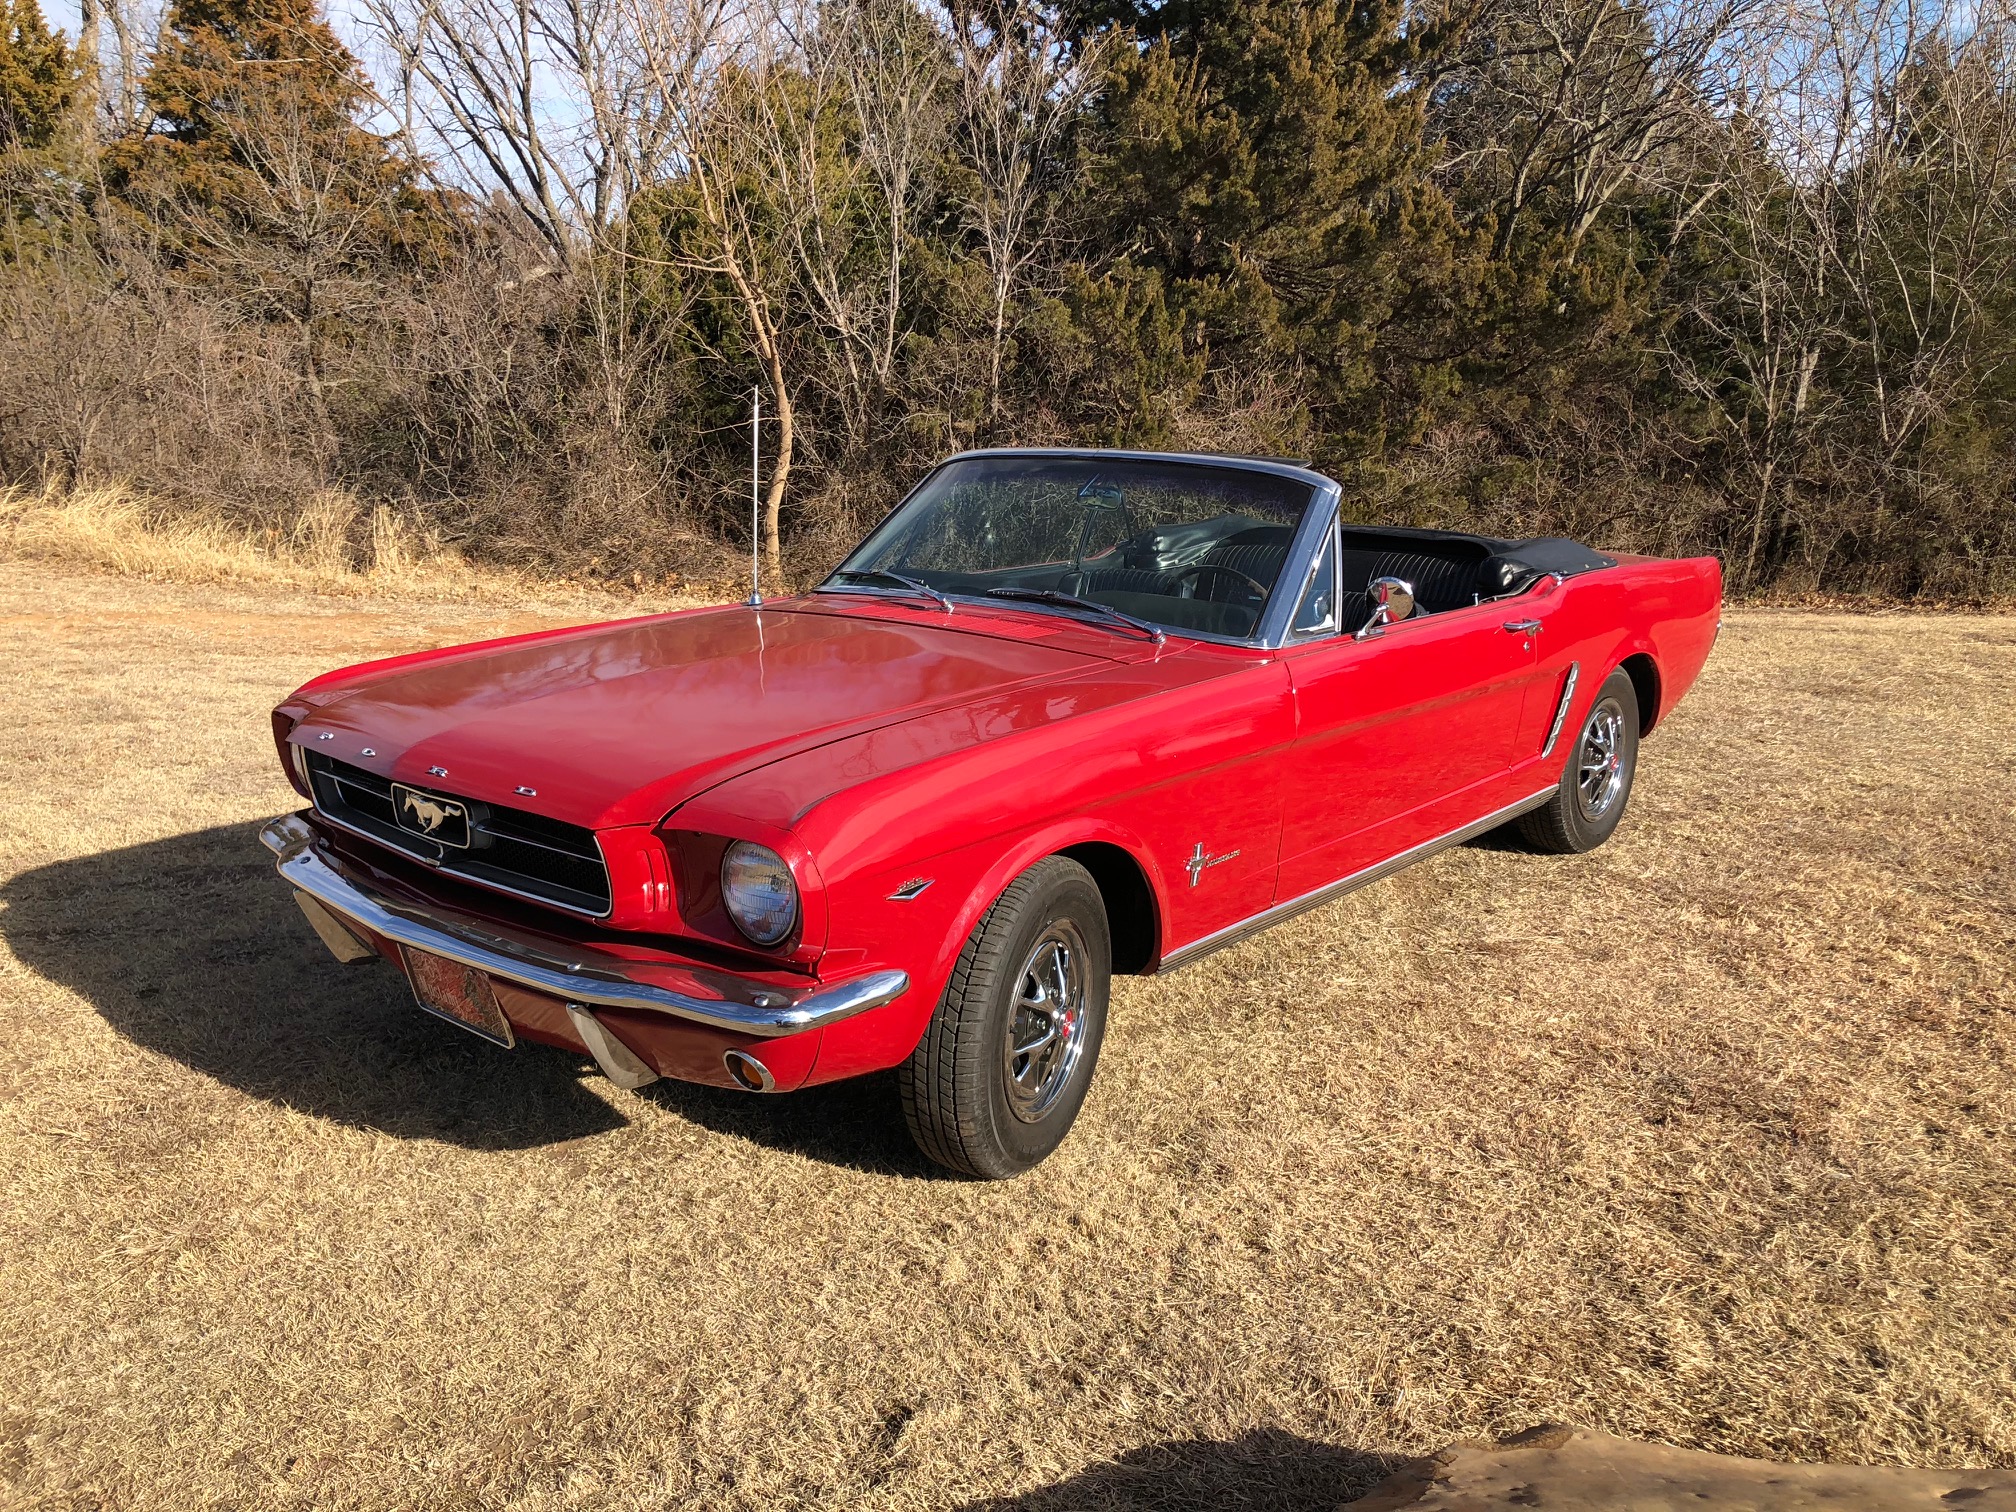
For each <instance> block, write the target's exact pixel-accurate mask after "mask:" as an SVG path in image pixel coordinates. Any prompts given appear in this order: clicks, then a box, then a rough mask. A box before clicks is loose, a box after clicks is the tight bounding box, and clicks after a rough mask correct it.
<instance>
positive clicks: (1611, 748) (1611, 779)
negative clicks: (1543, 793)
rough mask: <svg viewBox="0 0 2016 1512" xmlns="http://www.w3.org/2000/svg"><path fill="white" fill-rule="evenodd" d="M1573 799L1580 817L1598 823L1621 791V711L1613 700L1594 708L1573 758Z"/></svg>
mask: <svg viewBox="0 0 2016 1512" xmlns="http://www.w3.org/2000/svg"><path fill="white" fill-rule="evenodd" d="M1575 762H1576V773H1575V799H1576V802H1577V803H1578V804H1579V805H1580V807H1581V809H1582V817H1583V818H1584V819H1589V820H1597V819H1601V818H1602V817H1603V816H1604V815H1605V814H1607V813H1609V812H1610V810H1611V809H1613V808H1615V807H1616V806H1617V799H1618V797H1619V796H1620V795H1621V794H1622V793H1623V791H1624V778H1625V771H1624V708H1623V706H1622V705H1621V704H1619V703H1618V702H1617V700H1616V699H1614V698H1606V699H1604V700H1603V701H1602V702H1601V703H1599V704H1597V705H1596V711H1595V712H1594V713H1593V714H1591V715H1590V716H1589V723H1588V724H1586V725H1584V726H1583V727H1582V743H1581V745H1580V746H1579V747H1578V748H1577V751H1576V755H1575Z"/></svg>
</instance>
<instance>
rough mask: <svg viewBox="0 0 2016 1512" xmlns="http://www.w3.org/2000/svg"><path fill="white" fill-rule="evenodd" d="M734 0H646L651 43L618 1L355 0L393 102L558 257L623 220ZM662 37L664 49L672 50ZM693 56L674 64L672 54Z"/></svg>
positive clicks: (572, 254)
mask: <svg viewBox="0 0 2016 1512" xmlns="http://www.w3.org/2000/svg"><path fill="white" fill-rule="evenodd" d="M731 3H732V0H654V4H653V5H652V8H651V15H652V20H653V23H654V25H655V29H656V34H655V35H654V36H653V38H652V39H651V42H652V45H653V47H654V48H655V49H656V50H655V51H653V52H651V53H650V55H649V56H648V57H647V56H646V55H645V48H644V47H643V45H641V43H640V39H639V38H638V37H637V36H636V35H635V34H634V33H633V32H632V31H631V30H630V27H629V23H630V22H631V21H632V20H633V19H634V18H635V16H636V8H635V7H634V6H632V5H630V4H628V3H626V0H364V9H365V14H366V16H367V17H368V20H369V24H370V25H371V26H372V27H373V29H374V30H375V32H376V34H377V36H378V38H379V39H380V41H381V43H382V45H383V46H384V47H385V49H386V50H387V52H388V53H389V54H390V55H391V56H392V57H394V58H396V59H397V62H398V70H399V77H400V89H399V97H398V98H397V99H396V100H395V102H394V104H395V108H397V109H398V111H399V112H400V114H401V115H402V117H403V118H404V120H405V121H406V125H407V130H408V132H409V134H411V135H412V136H413V137H414V138H415V140H416V143H417V142H418V139H419V138H420V137H422V136H423V135H424V136H425V138H426V139H427V143H428V145H431V146H433V147H434V148H435V149H436V155H438V156H440V157H442V158H443V159H444V160H445V163H444V166H445V167H446V168H447V169H448V170H449V171H450V172H451V173H452V174H454V175H455V176H458V177H459V178H460V179H461V181H462V182H464V183H467V184H472V185H479V186H487V187H489V188H491V189H494V190H495V191H496V192H497V193H499V194H501V195H503V196H504V197H505V198H506V200H507V201H508V202H509V203H510V205H511V207H512V208H513V210H514V211H515V212H516V214H517V216H518V217H519V218H520V219H521V221H522V222H523V224H525V225H526V226H528V227H529V228H531V230H532V232H533V233H534V235H535V236H536V237H537V238H538V240H539V241H540V242H541V243H542V244H543V245H544V247H545V248H546V250H547V252H548V253H549V254H550V255H551V257H552V258H553V259H554V261H555V262H556V264H558V265H559V266H562V267H572V266H575V265H577V264H578V263H579V261H580V260H581V258H582V257H583V256H585V255H586V253H587V250H588V249H589V248H591V247H593V246H596V245H598V244H599V243H600V241H601V239H602V238H603V237H604V236H605V234H607V233H608V232H609V231H610V229H611V228H612V227H614V226H616V225H618V224H619V223H620V221H621V218H622V215H623V212H624V208H625V206H626V205H627V204H628V201H629V197H630V195H631V194H633V193H634V192H635V191H636V188H637V186H638V185H639V184H641V183H646V182H649V181H650V180H651V179H652V178H653V176H654V175H655V174H656V173H657V172H658V169H659V166H660V164H661V162H662V160H663V158H664V156H665V154H666V153H667V152H668V151H670V150H671V149H672V147H673V144H674V143H675V141H676V140H677V138H678V135H679V131H678V128H677V126H676V123H675V121H674V116H675V115H676V113H677V111H678V110H679V108H680V105H679V101H678V99H677V91H678V89H679V87H680V85H681V81H683V80H684V79H687V78H689V77H690V75H691V73H692V70H693V68H694V67H695V66H697V64H698V63H699V61H700V60H701V59H702V58H704V57H705V56H706V53H707V49H708V48H709V46H710V45H711V43H712V40H713V36H714V33H715V32H716V30H717V29H718V28H719V26H720V25H721V23H722V21H723V19H724V17H725V16H726V14H727V13H728V11H729V9H730V5H731ZM668 44H669V45H668ZM681 53H684V54H688V57H687V60H686V63H685V64H684V66H683V67H682V66H674V65H673V58H674V56H675V55H677V54H681Z"/></svg>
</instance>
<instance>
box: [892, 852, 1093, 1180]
mask: <svg viewBox="0 0 2016 1512" xmlns="http://www.w3.org/2000/svg"><path fill="white" fill-rule="evenodd" d="M1112 971H1113V946H1112V940H1111V937H1110V934H1109V932H1108V929H1107V923H1106V906H1105V903H1104V901H1103V900H1102V899H1101V897H1100V895H1099V888H1098V885H1097V884H1096V883H1095V882H1093V880H1092V877H1091V874H1090V873H1088V872H1087V871H1086V870H1085V868H1084V867H1082V866H1080V865H1079V864H1078V863H1077V862H1075V861H1073V860H1071V859H1069V858H1068V857H1065V856H1052V857H1050V858H1049V859H1047V860H1044V861H1039V862H1038V863H1037V864H1036V865H1035V866H1032V867H1031V868H1030V869H1029V870H1028V871H1026V872H1024V873H1023V874H1022V875H1021V876H1019V877H1017V878H1016V879H1015V880H1014V881H1013V882H1012V883H1010V884H1009V885H1008V889H1007V891H1005V892H1003V893H1002V894H1001V896H1000V898H999V899H998V900H996V902H995V904H994V906H993V907H992V908H990V909H988V911H987V913H986V916H985V917H983V918H982V919H981V921H980V923H979V925H978V926H977V927H976V928H975V929H974V931H973V934H972V936H971V937H970V938H969V939H968V940H967V941H966V945H965V948H964V949H963V950H961V951H960V952H959V960H958V963H957V964H956V965H955V966H954V967H953V968H952V979H951V981H950V982H948V983H947V984H946V988H945V996H944V998H943V999H942V1000H941V1001H940V1002H939V1004H938V1008H937V1011H936V1012H934V1013H933V1014H932V1016H931V1023H930V1025H929V1027H927V1028H926V1029H925V1031H924V1037H923V1039H921V1040H919V1041H918V1043H917V1048H916V1049H915V1050H913V1051H912V1052H911V1053H910V1059H909V1060H908V1061H906V1062H905V1063H904V1065H903V1067H902V1069H901V1071H900V1072H899V1073H898V1080H899V1084H900V1086H901V1089H902V1094H903V1116H904V1119H905V1121H906V1122H907V1123H908V1124H909V1126H910V1134H911V1137H912V1138H914V1139H915V1140H916V1141H917V1147H918V1148H919V1149H920V1150H922V1151H923V1152H924V1153H925V1154H926V1155H927V1156H929V1157H930V1158H931V1159H932V1160H934V1161H936V1162H937V1163H938V1164H940V1165H942V1166H947V1167H949V1168H950V1169H952V1170H955V1171H963V1172H964V1173H966V1174H967V1175H969V1176H980V1177H984V1178H987V1179H989V1180H998V1179H1000V1178H1002V1177H1006V1176H1014V1175H1018V1174H1020V1173H1021V1172H1023V1171H1026V1170H1028V1169H1029V1168H1030V1167H1031V1166H1033V1165H1035V1164H1036V1163H1037V1162H1038V1161H1040V1160H1042V1159H1043V1158H1044V1157H1045V1156H1046V1155H1048V1154H1049V1153H1050V1152H1051V1151H1052V1150H1054V1149H1056V1148H1057V1146H1058V1145H1059V1144H1060V1143H1062V1142H1063V1139H1064V1136H1065V1135H1066V1134H1067V1133H1069V1132H1070V1129H1071V1125H1072V1122H1073V1121H1074V1120H1075V1119H1076V1118H1077V1117H1078V1110H1079V1108H1081V1107H1082V1106H1084V1102H1085V1093H1086V1089H1087V1088H1088V1087H1089V1086H1090V1085H1091V1081H1092V1071H1093V1067H1094V1066H1095V1065H1097V1063H1098V1060H1099V1045H1100V1041H1101V1040H1102V1039H1103V1038H1104V1037H1105V1033H1106V1003H1107V994H1108V989H1109V987H1110V985H1111V979H1112Z"/></svg>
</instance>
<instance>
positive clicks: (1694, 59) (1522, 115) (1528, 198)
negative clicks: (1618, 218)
mask: <svg viewBox="0 0 2016 1512" xmlns="http://www.w3.org/2000/svg"><path fill="white" fill-rule="evenodd" d="M1769 3H1770V0H1661V3H1658V4H1654V5H1642V6H1641V5H1628V4H1626V5H1620V4H1618V3H1616V0H1524V3H1519V4H1500V5H1496V6H1492V7H1489V8H1488V9H1486V10H1485V11H1484V13H1483V15H1482V17H1481V18H1480V19H1479V20H1478V21H1477V23H1476V24H1475V25H1473V26H1471V27H1470V28H1468V29H1467V30H1466V32H1465V34H1464V41H1463V45H1462V48H1461V50H1460V52H1459V53H1458V55H1457V57H1456V58H1455V60H1453V63H1452V64H1451V65H1449V66H1446V67H1444V68H1443V69H1442V71H1441V72H1440V73H1439V75H1438V77H1437V79H1436V82H1435V87H1434V92H1433V99H1434V102H1435V104H1436V107H1437V108H1436V109H1435V110H1434V111H1433V112H1432V113H1431V120H1432V122H1433V123H1434V125H1435V126H1436V128H1437V129H1438V130H1439V131H1440V132H1441V133H1442V136H1443V142H1444V148H1445V152H1444V158H1443V164H1442V171H1443V173H1444V175H1445V177H1446V178H1448V179H1449V180H1451V181H1454V182H1460V183H1463V184H1466V185H1470V186H1475V187H1476V188H1478V189H1480V190H1481V191H1482V194H1483V197H1484V198H1486V199H1488V200H1489V201H1490V202H1491V204H1492V205H1493V207H1494V209H1495V212H1496V215H1497V244H1496V250H1497V252H1498V254H1499V255H1500V256H1503V255H1504V254H1505V252H1506V251H1507V249H1508V248H1509V247H1510V246H1511V245H1512V241H1513V238H1514V236H1515V234H1516V233H1517V230H1518V228H1519V226H1520V224H1521V223H1522V221H1523V220H1524V219H1525V218H1526V217H1527V215H1528V214H1529V212H1530V211H1531V209H1532V207H1533V205H1534V203H1535V202H1536V201H1537V200H1539V199H1541V198H1542V197H1543V196H1549V195H1553V196H1559V197H1561V198H1563V199H1565V200H1566V206H1565V209H1564V210H1561V211H1557V212H1556V213H1554V214H1552V215H1550V217H1549V220H1550V223H1551V224H1555V225H1565V226H1566V228H1567V239H1568V253H1569V257H1570V259H1571V260H1572V259H1573V257H1574V255H1575V253H1576V251H1577V249H1579V247H1580V245H1581V243H1582V240H1583V238H1584V237H1585V236H1587V235H1588V233H1589V231H1590V229H1591V227H1593V226H1594V225H1595V223H1596V221H1597V220H1598V218H1599V217H1600V216H1601V215H1602V214H1603V212H1604V211H1605V210H1606V209H1607V208H1608V207H1609V206H1610V205H1611V204H1612V203H1613V202H1614V201H1615V200H1616V198H1617V196H1618V195H1619V194H1620V193H1622V192H1624V191H1625V190H1626V189H1627V188H1629V187H1630V186H1632V185H1634V184H1643V183H1644V182H1645V175H1646V173H1647V170H1648V169H1651V168H1654V167H1655V166H1656V165H1658V164H1659V163H1660V162H1661V160H1662V159H1664V158H1666V157H1668V156H1670V155H1672V154H1674V153H1676V152H1679V153H1682V154H1683V155H1684V154H1686V153H1687V152H1688V151H1689V149H1690V148H1691V146H1692V144H1693V141H1694V139H1695V138H1696V136H1697V135H1698V133H1700V131H1701V130H1702V128H1703V126H1704V123H1709V122H1712V121H1714V120H1715V119H1716V118H1717V117H1718V116H1719V115H1721V114H1722V113H1723V112H1725V111H1726V109H1727V107H1728V105H1729V103H1730V101H1729V97H1728V94H1727V90H1726V87H1725V86H1726V84H1727V82H1728V80H1727V74H1726V70H1725V64H1726V63H1727V61H1728V60H1729V57H1730V55H1731V54H1732V53H1738V54H1740V53H1741V52H1742V51H1743V50H1744V49H1745V47H1746V46H1747V45H1748V44H1749V43H1750V41H1751V40H1752V37H1753V33H1754V32H1755V31H1756V30H1757V29H1758V28H1760V27H1762V26H1764V25H1766V24H1768V17H1767V13H1766V6H1767V5H1768V4H1769Z"/></svg>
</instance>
